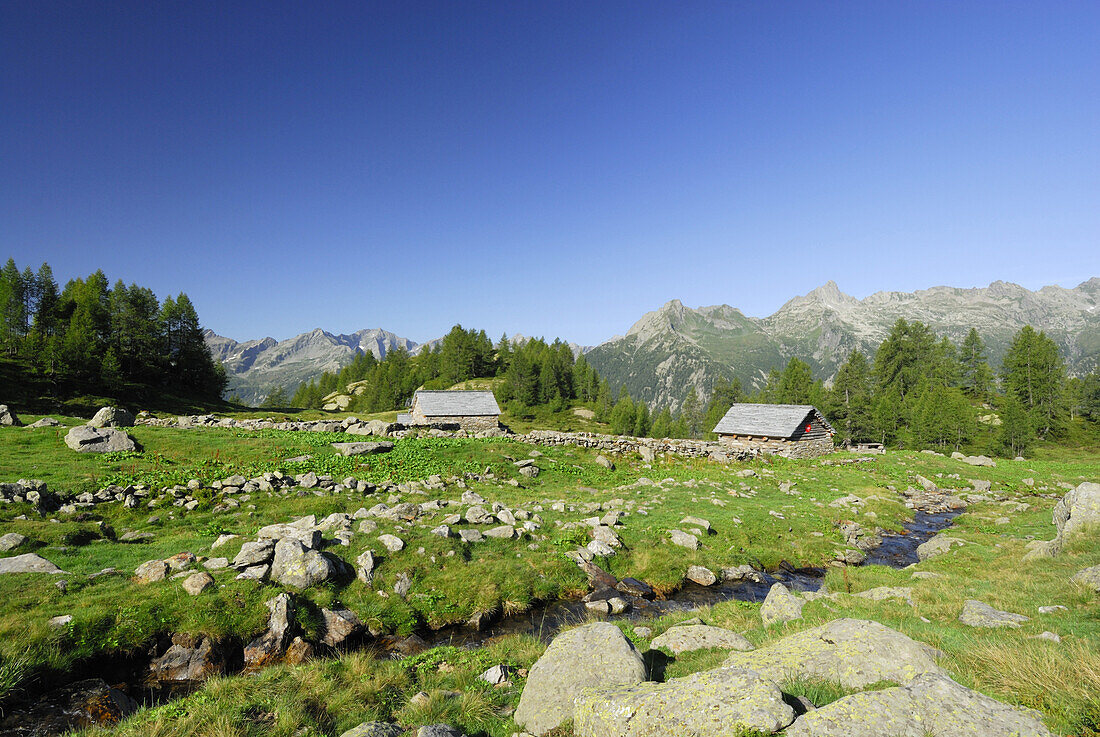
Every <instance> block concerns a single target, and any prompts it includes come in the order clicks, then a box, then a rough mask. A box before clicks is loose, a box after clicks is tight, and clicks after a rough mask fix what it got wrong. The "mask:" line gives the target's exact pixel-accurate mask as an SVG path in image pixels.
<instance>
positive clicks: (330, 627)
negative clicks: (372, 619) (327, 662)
mask: <svg viewBox="0 0 1100 737" xmlns="http://www.w3.org/2000/svg"><path fill="white" fill-rule="evenodd" d="M321 618H322V619H323V620H324V623H325V635H324V637H323V638H322V639H321V642H323V643H324V644H326V645H328V646H329V647H335V648H338V647H341V646H342V645H344V644H345V643H346V642H347V641H348V640H350V639H353V638H355V637H357V636H358V635H361V634H362V633H363V632H364V630H365V627H364V626H363V622H362V621H361V620H360V619H359V615H358V614H356V613H355V612H353V611H351V610H350V609H337V610H335V611H334V610H332V609H322V610H321Z"/></svg>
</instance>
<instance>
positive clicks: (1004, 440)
mask: <svg viewBox="0 0 1100 737" xmlns="http://www.w3.org/2000/svg"><path fill="white" fill-rule="evenodd" d="M999 414H1000V419H1001V425H1000V427H999V428H998V429H997V441H998V442H999V443H1000V445H1001V447H1002V449H1003V451H1004V452H1005V454H1006V455H1008V456H1010V457H1016V456H1022V455H1024V454H1025V453H1026V452H1027V451H1028V448H1029V447H1031V444H1032V443H1033V442H1034V441H1035V426H1034V425H1033V424H1032V417H1031V416H1030V415H1029V414H1028V411H1027V407H1025V406H1024V404H1023V403H1022V402H1020V400H1019V399H1017V398H1016V396H1015V395H1014V394H1009V395H1007V396H1005V397H1004V399H1003V400H1001V404H1000V413H999Z"/></svg>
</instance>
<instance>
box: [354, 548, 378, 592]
mask: <svg viewBox="0 0 1100 737" xmlns="http://www.w3.org/2000/svg"><path fill="white" fill-rule="evenodd" d="M355 577H356V578H358V579H359V580H360V581H362V582H363V583H365V584H367V585H368V586H369V585H370V584H371V582H372V581H373V580H374V553H372V552H371V551H369V550H368V551H366V552H365V553H363V554H361V555H360V556H359V557H358V558H356V559H355Z"/></svg>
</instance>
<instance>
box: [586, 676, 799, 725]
mask: <svg viewBox="0 0 1100 737" xmlns="http://www.w3.org/2000/svg"><path fill="white" fill-rule="evenodd" d="M793 719H794V710H793V709H792V708H791V707H790V706H788V705H787V703H786V702H785V701H784V700H783V694H782V693H781V692H780V690H779V686H777V685H776V684H775V683H773V682H771V681H767V680H764V679H763V678H761V677H760V676H758V675H757V674H756V673H753V672H752V671H750V670H743V669H740V668H718V669H716V670H710V671H704V672H702V673H695V674H693V675H690V676H687V677H685V678H675V679H673V680H670V681H668V682H667V683H640V684H636V685H626V686H619V687H615V688H599V689H593V690H586V691H585V692H584V693H582V694H581V695H580V696H579V697H577V699H576V707H575V709H574V715H573V730H574V734H575V735H577V737H607V736H608V735H616V736H617V737H650V736H654V735H719V734H723V735H724V734H739V733H741V732H743V731H749V730H757V731H759V732H766V733H771V732H776V731H778V730H781V729H783V728H784V727H786V726H787V725H788V724H790V723H791V721H792V720H793Z"/></svg>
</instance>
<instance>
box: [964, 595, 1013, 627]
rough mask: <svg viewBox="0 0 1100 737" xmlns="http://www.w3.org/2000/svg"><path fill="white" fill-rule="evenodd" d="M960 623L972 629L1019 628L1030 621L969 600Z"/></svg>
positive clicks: (980, 602) (983, 603)
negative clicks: (1021, 624) (1022, 623)
mask: <svg viewBox="0 0 1100 737" xmlns="http://www.w3.org/2000/svg"><path fill="white" fill-rule="evenodd" d="M959 621H960V622H962V623H963V624H965V625H968V626H970V627H988V628H993V627H1019V626H1020V623H1021V622H1026V621H1028V618H1027V617H1025V616H1024V615H1022V614H1013V613H1012V612H1002V611H1001V610H1000V609H994V608H993V607H991V606H989V604H986V603H985V602H982V601H977V600H975V599H967V600H966V602H965V603H964V604H963V608H962V614H960V615H959Z"/></svg>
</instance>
